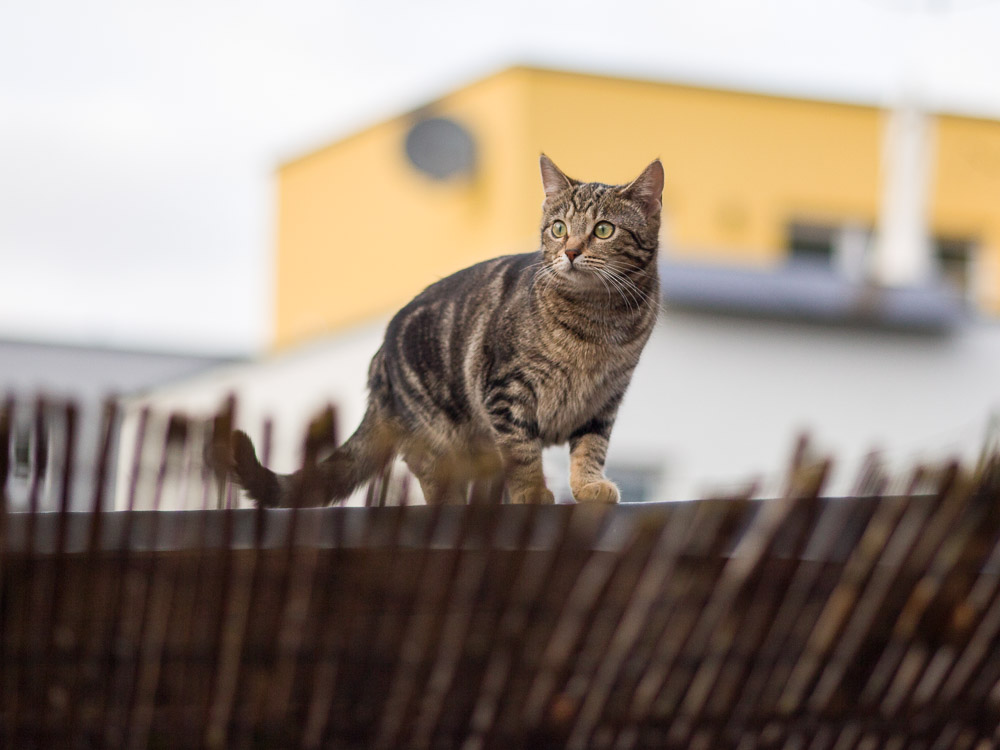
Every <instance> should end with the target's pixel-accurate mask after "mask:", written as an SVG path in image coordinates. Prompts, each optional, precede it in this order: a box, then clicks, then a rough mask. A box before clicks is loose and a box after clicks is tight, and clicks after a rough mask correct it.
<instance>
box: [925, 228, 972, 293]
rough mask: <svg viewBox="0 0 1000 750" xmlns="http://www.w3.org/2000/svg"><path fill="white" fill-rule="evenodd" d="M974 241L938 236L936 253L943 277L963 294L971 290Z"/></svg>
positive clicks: (935, 242) (935, 244) (939, 269)
mask: <svg viewBox="0 0 1000 750" xmlns="http://www.w3.org/2000/svg"><path fill="white" fill-rule="evenodd" d="M973 245H974V243H973V242H972V241H971V240H969V239H966V238H961V237H938V238H937V239H935V240H934V254H935V258H936V260H937V267H938V273H939V274H940V276H941V279H942V280H943V281H944V282H945V283H946V284H948V285H949V286H951V287H953V288H954V289H956V290H957V291H959V292H961V293H962V295H968V294H969V292H970V277H971V269H972V252H973V250H972V249H973Z"/></svg>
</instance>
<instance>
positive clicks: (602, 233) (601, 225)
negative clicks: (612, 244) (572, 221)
mask: <svg viewBox="0 0 1000 750" xmlns="http://www.w3.org/2000/svg"><path fill="white" fill-rule="evenodd" d="M614 233H615V225H614V224H612V223H611V222H610V221H599V222H597V226H596V227H594V236H595V237H596V238H597V239H599V240H606V239H607V238H608V237H610V236H611V235H613V234H614Z"/></svg>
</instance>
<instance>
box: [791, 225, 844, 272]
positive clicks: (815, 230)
mask: <svg viewBox="0 0 1000 750" xmlns="http://www.w3.org/2000/svg"><path fill="white" fill-rule="evenodd" d="M839 234H840V228H839V227H837V226H833V225H830V224H810V223H806V222H801V221H793V222H792V223H791V224H789V225H788V238H787V242H786V244H787V247H788V261H789V263H794V264H796V265H798V264H802V265H809V266H817V267H821V268H830V269H832V268H833V265H834V260H835V255H836V250H837V238H838V236H839Z"/></svg>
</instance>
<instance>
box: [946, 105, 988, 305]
mask: <svg viewBox="0 0 1000 750" xmlns="http://www.w3.org/2000/svg"><path fill="white" fill-rule="evenodd" d="M935 131H936V133H935V136H936V148H937V154H938V158H937V162H936V164H935V169H934V176H933V179H932V183H931V184H932V190H931V212H930V213H931V217H930V220H931V226H932V227H933V229H934V231H935V232H936V233H937V234H939V235H944V236H949V235H950V236H955V237H966V238H970V239H976V240H978V242H979V248H978V249H979V253H978V257H977V263H976V271H977V277H978V278H977V279H976V282H977V286H978V288H979V297H980V303H981V305H982V306H983V308H984V309H985V310H987V311H988V312H991V313H994V314H1000V122H996V121H993V120H981V119H973V118H969V117H954V116H948V115H942V116H940V117H938V118H937V123H936V128H935Z"/></svg>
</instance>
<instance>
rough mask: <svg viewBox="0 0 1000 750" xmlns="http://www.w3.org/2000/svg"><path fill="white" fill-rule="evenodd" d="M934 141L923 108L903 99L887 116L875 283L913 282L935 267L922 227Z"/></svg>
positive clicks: (924, 225) (922, 279) (925, 278)
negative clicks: (908, 103)
mask: <svg viewBox="0 0 1000 750" xmlns="http://www.w3.org/2000/svg"><path fill="white" fill-rule="evenodd" d="M933 142H934V133H933V122H932V120H931V117H930V116H929V115H928V114H927V113H926V112H924V111H923V110H922V109H920V108H918V107H916V106H913V105H903V106H900V107H898V108H896V109H894V110H893V111H892V112H890V113H889V115H888V117H887V118H886V126H885V135H884V138H883V144H882V191H881V203H880V205H879V219H878V230H877V234H876V237H875V254H874V258H873V269H872V270H873V276H874V280H875V281H876V282H877V283H879V284H882V285H885V286H913V285H917V284H922V283H926V282H927V281H929V280H930V279H931V276H932V274H933V273H934V258H933V253H932V248H931V241H930V238H929V237H928V233H927V206H928V202H929V197H930V176H931V165H932V163H933V151H934V143H933Z"/></svg>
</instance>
